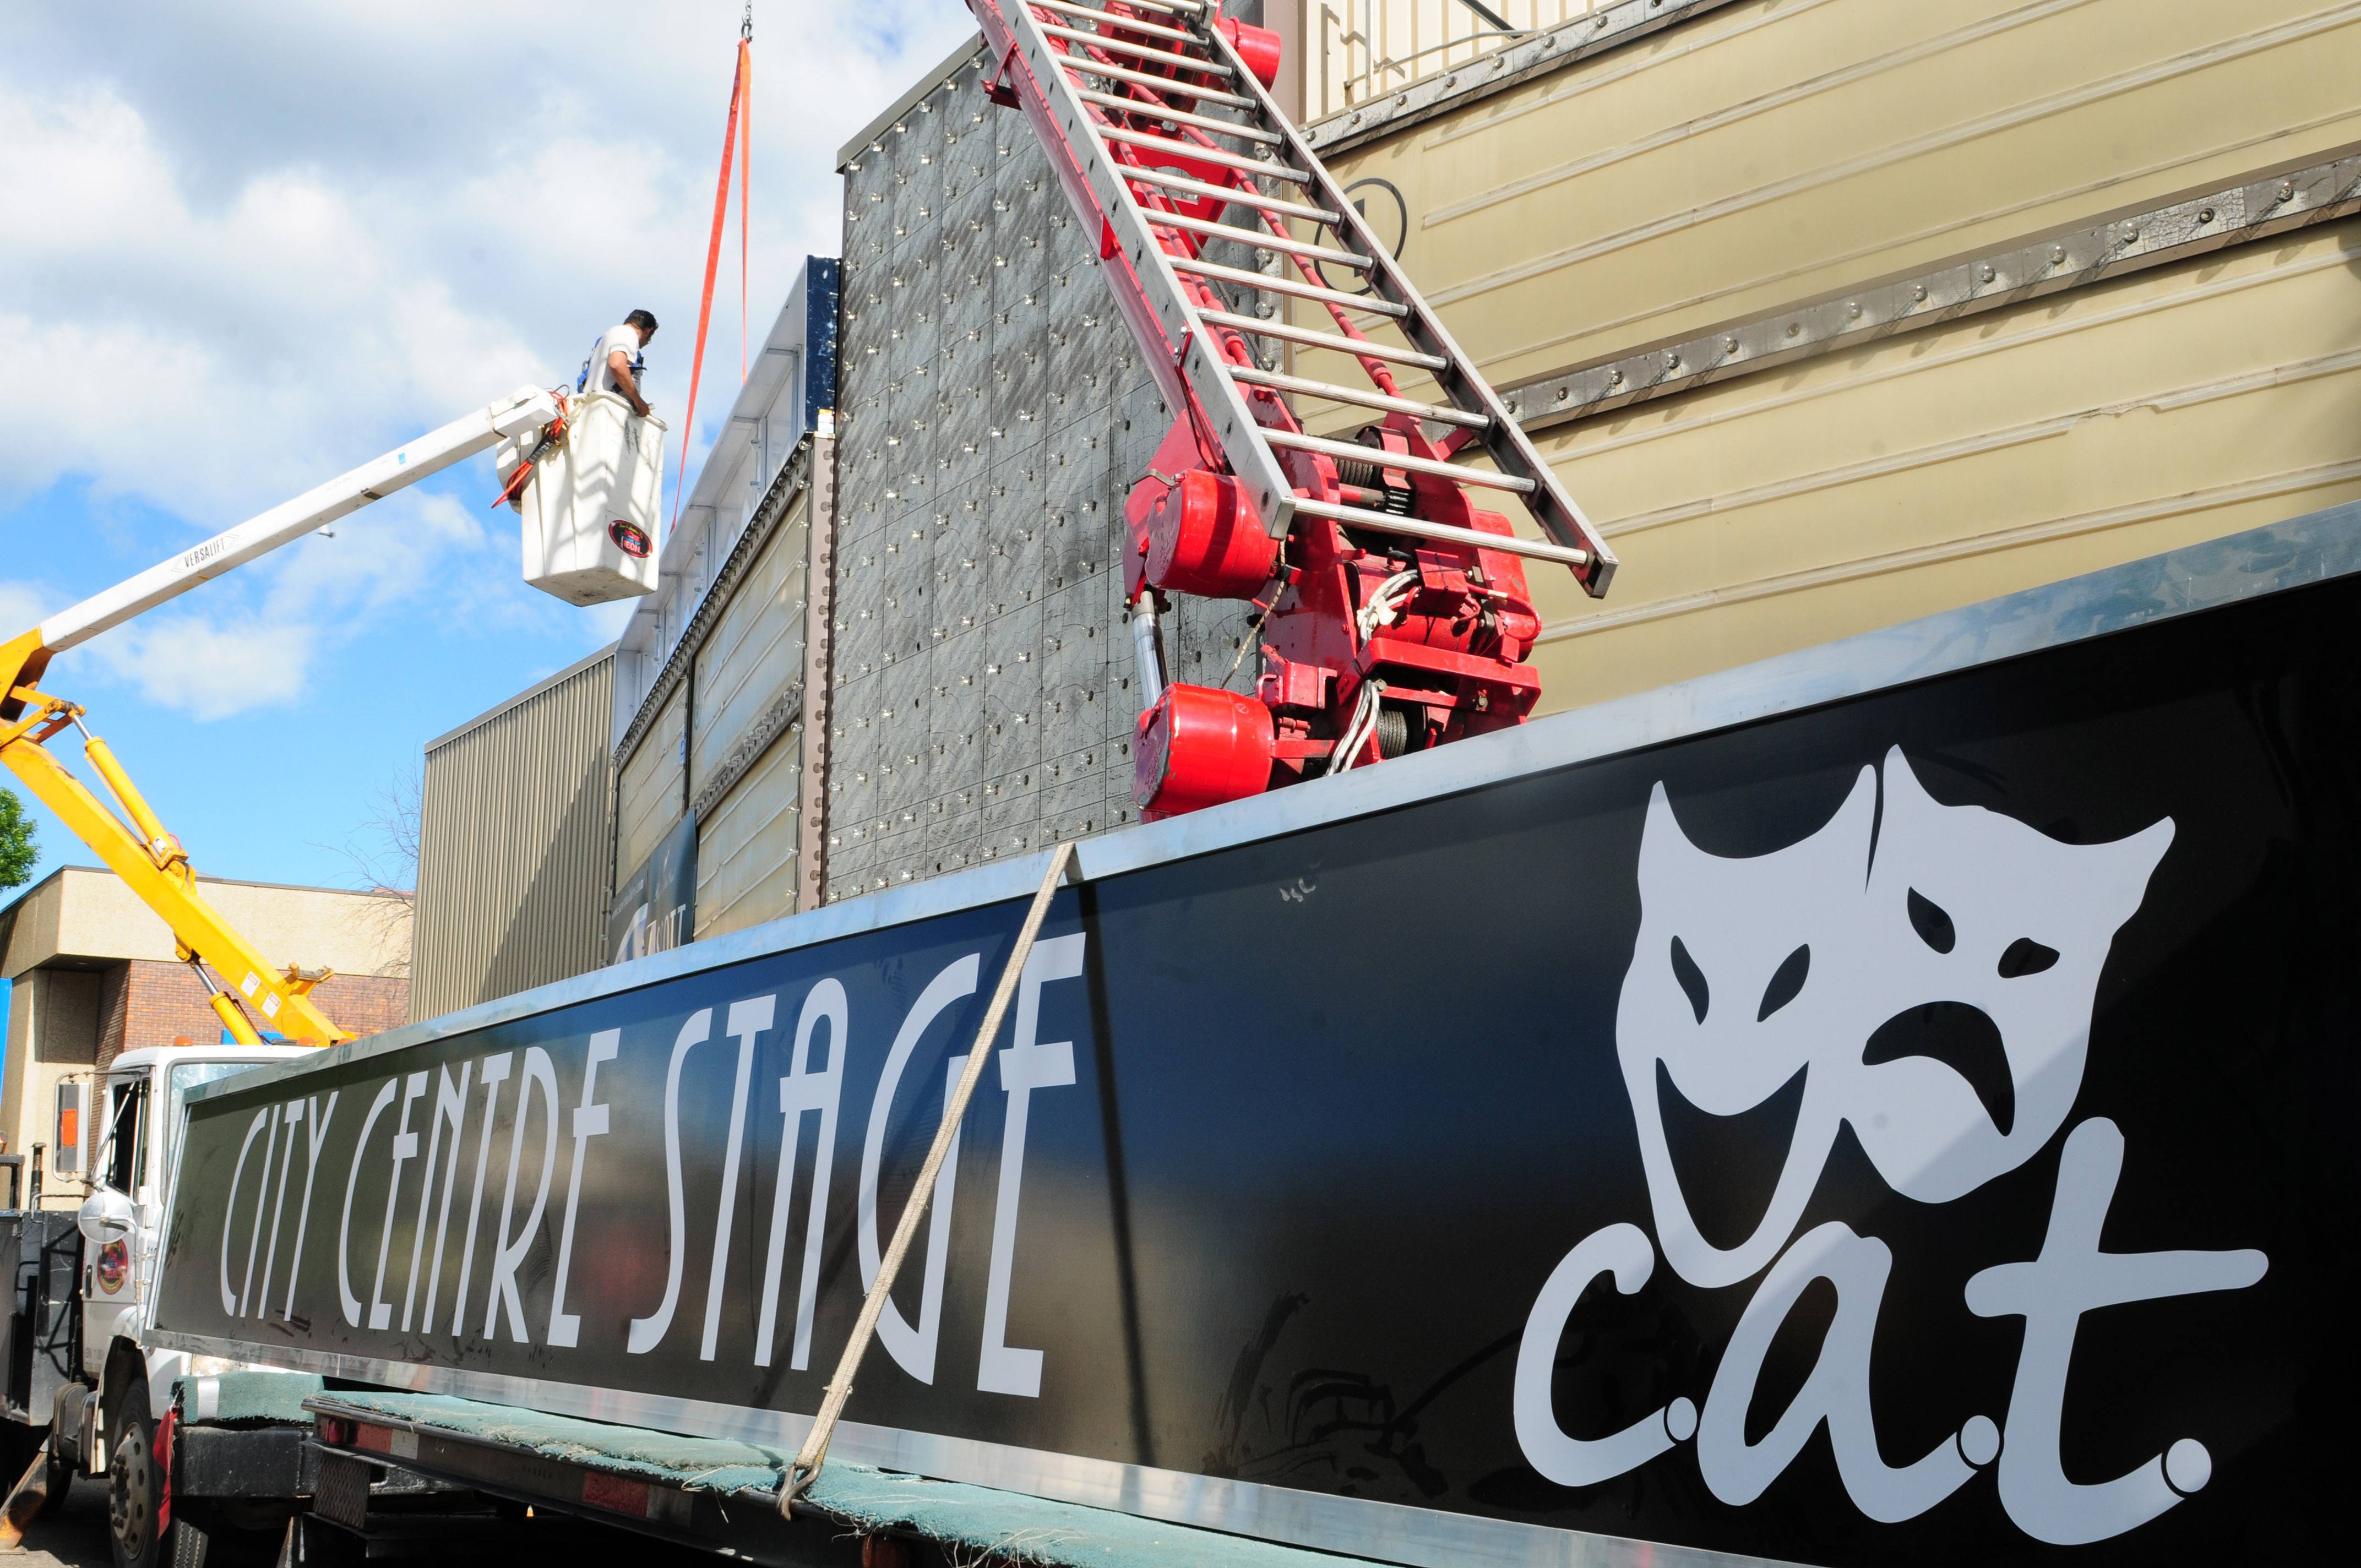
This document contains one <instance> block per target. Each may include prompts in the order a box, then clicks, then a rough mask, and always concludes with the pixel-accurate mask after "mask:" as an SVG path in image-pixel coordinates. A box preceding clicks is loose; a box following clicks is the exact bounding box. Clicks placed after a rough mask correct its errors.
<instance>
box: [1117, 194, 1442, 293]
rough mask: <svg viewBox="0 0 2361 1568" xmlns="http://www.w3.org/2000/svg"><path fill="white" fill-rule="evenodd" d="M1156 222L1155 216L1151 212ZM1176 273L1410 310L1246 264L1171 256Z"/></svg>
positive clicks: (1152, 220)
mask: <svg viewBox="0 0 2361 1568" xmlns="http://www.w3.org/2000/svg"><path fill="white" fill-rule="evenodd" d="M1155 221H1156V215H1155V214H1152V213H1151V214H1148V222H1149V223H1154V222H1155ZM1172 269H1173V270H1174V271H1175V272H1192V273H1195V274H1196V275H1197V276H1198V277H1200V278H1219V279H1220V280H1222V281H1224V282H1225V283H1237V284H1242V285H1244V286H1245V287H1246V288H1248V289H1257V290H1260V291H1262V292H1264V293H1267V294H1292V295H1294V296H1295V297H1296V298H1297V299H1299V300H1319V301H1321V302H1324V303H1327V304H1332V305H1336V306H1339V307H1341V308H1343V309H1345V310H1348V311H1375V312H1377V313H1378V314H1380V315H1395V316H1406V315H1408V314H1410V309H1409V307H1408V306H1406V305H1397V304H1395V303H1393V302H1391V301H1389V300H1379V299H1375V298H1373V297H1371V296H1370V295H1367V294H1347V293H1345V291H1343V290H1341V289H1323V288H1322V287H1321V286H1320V285H1319V284H1317V283H1306V282H1304V281H1303V280H1301V279H1300V278H1284V277H1280V276H1279V274H1277V273H1272V272H1249V271H1247V270H1246V269H1245V268H1243V267H1224V266H1221V265H1220V264H1218V263H1216V262H1212V261H1192V260H1191V259H1190V258H1188V257H1185V256H1176V257H1174V258H1172Z"/></svg>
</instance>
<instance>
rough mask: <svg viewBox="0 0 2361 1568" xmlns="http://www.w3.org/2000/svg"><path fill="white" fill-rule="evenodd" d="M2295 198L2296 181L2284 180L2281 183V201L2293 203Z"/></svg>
mask: <svg viewBox="0 0 2361 1568" xmlns="http://www.w3.org/2000/svg"><path fill="white" fill-rule="evenodd" d="M2294 197H2295V181H2292V180H2282V181H2279V200H2280V201H2282V202H2287V201H2292V200H2293V199H2294Z"/></svg>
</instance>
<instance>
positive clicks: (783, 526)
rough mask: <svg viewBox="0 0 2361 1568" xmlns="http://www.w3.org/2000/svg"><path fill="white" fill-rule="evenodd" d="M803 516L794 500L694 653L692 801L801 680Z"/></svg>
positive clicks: (800, 503) (804, 512)
mask: <svg viewBox="0 0 2361 1568" xmlns="http://www.w3.org/2000/svg"><path fill="white" fill-rule="evenodd" d="M809 494H810V492H809V491H806V492H805V497H806V498H808V496H809ZM808 510H809V509H808V508H807V505H806V501H805V499H797V501H796V503H795V505H794V506H793V508H791V509H790V510H789V511H788V514H787V515H786V516H785V518H783V519H781V520H780V522H779V526H778V527H777V528H776V529H775V530H774V532H772V534H771V537H770V539H769V541H768V542H767V543H764V544H763V548H762V550H761V551H760V552H759V553H758V554H756V555H755V557H754V560H753V563H752V565H751V566H750V567H749V568H748V569H747V572H746V575H745V576H744V578H743V579H741V581H740V583H739V584H738V587H737V591H736V592H735V593H733V594H732V595H731V596H730V602H729V604H728V605H727V606H726V607H724V609H722V612H721V614H720V615H719V617H718V618H717V619H716V620H715V621H714V623H713V630H712V631H711V632H710V633H708V635H707V637H706V640H705V644H704V646H703V647H701V648H699V649H698V650H697V669H696V676H695V678H696V682H697V733H696V735H695V736H694V737H693V738H692V739H691V740H690V742H689V769H690V782H689V794H690V795H691V796H692V797H694V796H695V795H697V793H698V792H700V791H701V790H703V789H704V788H705V786H706V784H708V781H710V780H711V779H712V778H713V776H714V774H715V773H716V771H717V770H719V769H720V768H722V767H724V766H726V765H728V763H729V762H730V750H731V748H732V747H733V746H734V745H736V744H737V742H738V740H740V738H741V737H742V736H743V735H744V734H745V733H746V732H747V730H748V729H750V728H751V727H752V726H753V725H754V724H755V723H756V721H757V720H759V719H760V718H762V717H763V714H764V713H765V712H767V711H768V710H769V709H770V707H771V706H772V705H773V704H774V703H775V702H777V701H778V700H779V699H780V698H781V697H782V696H785V694H786V693H787V692H788V691H789V690H790V689H791V688H793V687H795V686H796V685H797V684H798V683H800V682H801V680H802V679H803V652H804V649H803V638H804V630H803V626H804V597H805V595H804V554H805V550H806V547H807V543H808V542H809V534H808V532H807V530H806V528H805V526H804V519H805V516H806V515H807V511H808Z"/></svg>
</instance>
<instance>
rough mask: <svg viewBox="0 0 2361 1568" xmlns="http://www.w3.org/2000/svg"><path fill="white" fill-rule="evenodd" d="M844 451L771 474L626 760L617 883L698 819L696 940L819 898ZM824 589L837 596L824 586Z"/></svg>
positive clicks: (655, 688) (811, 452) (819, 447)
mask: <svg viewBox="0 0 2361 1568" xmlns="http://www.w3.org/2000/svg"><path fill="white" fill-rule="evenodd" d="M759 412H760V410H759V409H757V413H759ZM835 450H836V444H835V442H834V441H833V440H831V439H829V437H827V436H825V435H818V434H813V435H807V436H806V437H805V439H804V440H803V441H802V443H800V444H798V445H797V447H796V450H795V452H794V453H792V454H790V455H789V457H788V460H787V462H786V463H785V465H784V466H781V467H780V468H779V469H778V470H777V471H776V472H775V473H774V474H773V475H772V477H771V479H770V484H769V488H767V489H766V490H765V491H764V492H763V496H762V498H761V499H760V501H759V504H757V505H756V507H755V508H754V510H753V512H752V516H751V517H750V518H749V519H748V520H747V521H746V523H745V525H744V527H743V528H741V529H740V530H738V532H737V534H736V538H735V540H734V543H732V544H731V547H730V551H729V553H728V554H726V555H724V556H723V557H722V558H721V559H720V560H719V562H717V563H716V564H715V565H714V567H713V572H712V576H711V579H710V581H708V583H707V584H706V585H705V591H704V594H703V597H702V598H699V599H698V600H697V603H696V605H695V607H694V609H692V610H691V612H690V613H689V615H688V617H687V619H686V621H685V623H684V624H683V625H682V626H681V627H680V628H679V629H678V631H677V634H676V636H675V639H674V641H673V642H672V645H671V652H670V653H669V654H668V655H667V657H666V659H665V661H664V666H663V668H662V669H661V670H659V671H658V672H657V674H656V676H655V678H654V680H653V683H652V685H651V687H650V689H649V691H648V693H647V694H646V696H644V697H643V699H642V702H641V704H640V707H639V708H638V709H637V711H636V712H635V713H634V714H633V715H632V716H631V718H630V720H629V722H628V723H627V724H626V725H625V726H624V728H623V733H622V738H621V740H620V744H619V745H618V747H617V749H616V752H615V777H616V804H615V813H616V835H615V846H614V869H615V874H616V877H617V879H618V881H619V883H620V882H621V881H624V880H627V879H629V878H630V877H631V875H632V874H633V873H634V872H636V871H637V870H638V869H639V868H640V867H641V866H642V864H643V863H644V862H645V861H647V859H648V857H649V856H650V855H651V854H653V853H654V852H655V850H656V849H657V848H658V846H660V845H661V844H663V843H664V840H665V839H666V837H667V836H668V835H669V834H671V833H672V832H673V830H674V829H675V828H676V827H677V826H678V825H679V824H680V822H681V820H682V818H683V816H684V814H689V813H693V814H694V816H695V818H696V823H697V882H696V889H697V891H696V908H695V919H696V926H695V935H696V936H699V937H706V936H714V935H718V934H719V933H720V932H723V931H734V930H738V929H741V928H742V927H747V926H752V925H757V924H759V923H761V922H763V921H765V920H774V919H776V918H778V917H779V916H784V915H789V914H793V913H794V912H795V911H796V909H797V908H799V907H804V906H807V905H809V904H811V903H815V902H817V901H818V894H819V886H818V880H817V878H816V877H814V876H811V875H808V874H807V872H806V870H805V866H806V862H807V861H808V860H809V859H810V858H811V850H812V844H811V842H810V840H811V839H812V838H813V834H812V832H811V830H810V828H808V827H807V825H806V824H805V823H804V821H803V816H802V814H803V810H804V806H805V801H804V790H803V774H804V769H805V763H806V755H807V751H810V749H811V742H810V738H809V737H808V736H807V732H806V729H805V720H806V717H807V716H806V703H807V699H808V698H809V697H810V696H811V688H812V686H813V685H814V683H815V681H816V680H824V677H821V676H818V675H817V674H816V668H815V665H814V663H813V660H814V655H815V652H816V650H815V648H814V646H813V640H812V636H811V630H812V629H811V619H812V606H813V599H814V593H815V572H814V567H815V563H816V562H817V563H818V564H819V565H820V570H821V572H822V573H823V574H824V573H825V571H826V562H827V557H828V551H829V538H830V534H829V529H830V526H831V520H832V519H833V517H834V515H835V513H834V504H833V496H834V494H835V488H834V483H833V480H834V463H835ZM818 586H819V588H820V589H821V592H822V597H823V598H824V597H825V588H826V587H827V583H826V579H825V576H822V577H821V578H820V579H819V585H818Z"/></svg>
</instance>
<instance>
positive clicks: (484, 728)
mask: <svg viewBox="0 0 2361 1568" xmlns="http://www.w3.org/2000/svg"><path fill="white" fill-rule="evenodd" d="M614 685H615V651H614V649H612V648H611V647H609V648H602V649H600V650H599V651H598V652H596V653H593V654H591V655H590V656H589V657H588V658H586V659H583V660H581V661H579V662H578V663H574V664H571V665H569V666H567V667H566V668H565V669H563V670H560V671H558V672H557V673H556V674H554V675H550V676H548V677H547V678H546V679H544V680H541V681H537V682H535V683H534V684H533V685H530V686H528V687H526V688H525V689H524V690H523V691H521V692H519V693H518V694H517V695H516V696H512V697H511V698H509V699H508V700H507V701H506V702H503V703H501V704H500V705H499V706H498V707H494V708H492V709H490V710H489V712H486V713H481V714H478V716H476V717H475V718H471V719H469V720H468V721H467V723H465V724H462V725H460V726H458V727H457V728H456V729H452V730H450V731H448V732H447V733H445V734H442V735H438V736H436V737H435V738H434V740H429V741H428V742H427V743H426V751H425V761H424V764H423V768H422V770H421V775H420V776H421V780H422V788H421V791H420V798H419V833H418V846H419V853H418V930H417V941H416V944H415V947H416V952H415V957H414V960H413V965H412V977H411V988H410V1006H411V1016H412V1017H414V1018H432V1017H435V1016H437V1015H438V1014H444V1013H449V1012H452V1011H454V1010H456V1009H457V1008H461V1007H470V1006H473V1005H474V1004H475V1003H478V1002H488V1001H490V1000H491V999H492V998H493V997H496V996H506V995H508V994H510V993H511V992H517V991H522V990H525V989H526V988H527V987H530V986H535V985H542V984H545V983H546V982H548V981H553V980H563V979H565V978H566V976H567V975H572V974H580V973H581V972H582V971H583V970H588V969H593V968H595V967H597V965H598V961H599V950H600V948H601V947H602V945H603V943H604V940H605V936H606V925H605V900H606V894H607V877H606V850H607V845H608V841H609V836H610V832H611V824H610V818H609V796H610V794H611V790H610V785H609V777H608V772H607V725H608V716H609V711H610V709H611V708H612V707H613V702H614Z"/></svg>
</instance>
